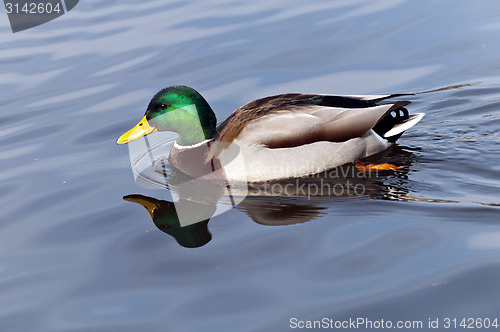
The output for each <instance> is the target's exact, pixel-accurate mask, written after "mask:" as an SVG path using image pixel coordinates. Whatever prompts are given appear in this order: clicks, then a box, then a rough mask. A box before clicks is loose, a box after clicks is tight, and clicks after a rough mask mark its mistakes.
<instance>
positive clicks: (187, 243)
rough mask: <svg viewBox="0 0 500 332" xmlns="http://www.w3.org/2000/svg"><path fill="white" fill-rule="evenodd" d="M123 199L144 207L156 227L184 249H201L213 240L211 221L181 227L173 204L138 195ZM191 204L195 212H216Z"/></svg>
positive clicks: (205, 206) (207, 207) (204, 205)
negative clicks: (210, 229)
mask: <svg viewBox="0 0 500 332" xmlns="http://www.w3.org/2000/svg"><path fill="white" fill-rule="evenodd" d="M123 199H124V200H126V201H128V202H133V203H137V204H140V205H142V206H144V207H145V208H146V210H147V211H148V212H149V215H150V216H151V219H153V223H154V224H155V225H156V227H158V229H159V230H160V231H162V232H165V233H167V234H168V235H170V236H172V237H173V238H174V239H175V240H176V241H177V243H179V244H180V245H181V246H183V247H186V248H197V247H201V246H204V245H205V244H207V243H208V242H210V240H211V239H212V235H211V234H210V232H209V231H208V222H209V220H210V219H205V220H202V221H199V222H196V223H193V224H189V225H181V222H180V219H179V216H178V215H177V211H176V209H175V204H174V203H172V202H168V201H164V200H159V199H156V198H153V197H148V196H144V195H136V194H134V195H127V196H124V197H123ZM191 204H192V207H193V211H194V212H196V211H199V209H201V210H203V211H204V212H206V211H207V209H208V210H210V209H213V210H214V211H215V208H214V207H213V206H209V205H206V204H201V203H197V202H191ZM193 218H194V216H193Z"/></svg>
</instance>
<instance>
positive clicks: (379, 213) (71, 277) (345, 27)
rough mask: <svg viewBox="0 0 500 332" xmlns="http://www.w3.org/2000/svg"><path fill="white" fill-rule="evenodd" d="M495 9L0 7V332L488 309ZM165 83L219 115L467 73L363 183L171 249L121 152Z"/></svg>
mask: <svg viewBox="0 0 500 332" xmlns="http://www.w3.org/2000/svg"><path fill="white" fill-rule="evenodd" d="M499 14H500V3H499V2H498V1H494V0H489V1H486V0H485V1H482V0H478V1H452V0H443V1H410V0H401V1H389V0H387V1H376V2H374V1H367V0H359V1H311V2H306V1H265V2H243V1H236V0H225V1H222V0H220V1H206V2H204V3H203V4H202V3H200V2H195V1H182V2H165V1H159V0H152V1H148V2H137V1H106V2H102V1H94V0H89V1H80V3H79V4H78V5H77V6H76V7H75V8H74V9H73V10H72V11H71V12H69V13H67V14H66V15H64V16H62V17H60V18H58V19H56V20H54V21H51V22H49V23H47V24H44V25H41V26H39V27H36V28H34V29H30V30H26V31H24V32H20V33H16V34H13V33H12V32H11V30H10V27H9V25H8V20H7V16H6V15H5V13H3V14H0V16H1V17H3V19H1V20H0V43H1V45H2V47H1V52H0V68H1V72H0V105H1V113H0V146H1V153H0V159H1V169H0V183H1V185H0V188H1V190H0V200H1V206H2V208H1V210H0V294H1V296H0V329H1V330H2V331H287V330H289V329H290V319H291V318H293V317H295V318H297V319H299V320H320V319H322V318H324V317H327V318H332V319H336V320H346V319H349V318H352V319H356V318H358V317H365V318H367V319H372V320H380V319H384V320H393V321H394V322H395V321H398V320H420V321H423V322H424V324H427V321H428V319H429V318H431V319H436V318H439V319H440V320H441V322H442V321H443V320H444V319H445V318H446V317H448V318H457V319H459V320H460V319H461V318H464V317H474V318H490V319H492V320H493V319H494V318H499V319H500V309H499V308H500V284H499V280H500V225H499V224H498V222H499V220H500V218H499V216H500V210H499V205H500V180H499V179H500V166H499V164H500V163H499V162H500V158H499V156H498V151H499V137H500V133H499V127H500V126H499V124H500V111H499V108H500V66H499V62H498V54H500V53H499V52H500V45H499V38H498V34H499V31H500V24H499V23H498V17H499ZM173 84H185V85H189V86H192V87H194V88H196V89H197V90H198V91H199V92H200V93H202V94H203V96H204V97H205V98H206V99H207V100H208V101H209V103H210V104H211V105H212V107H213V109H214V110H215V111H216V113H217V116H218V119H219V120H223V119H225V118H226V117H227V116H228V115H229V114H230V113H231V112H232V111H233V110H234V109H235V108H237V107H238V106H240V105H242V104H244V103H246V102H249V101H251V100H253V99H255V98H258V97H262V96H266V95H272V94H275V93H283V92H311V93H329V94H377V93H378V94H385V93H404V92H417V91H423V90H431V89H436V88H441V87H445V86H450V85H462V84H471V85H467V86H464V87H461V88H457V89H450V90H444V91H441V92H435V93H430V94H420V95H415V96H411V97H409V99H410V100H411V101H412V104H411V105H409V107H408V108H409V110H410V112H411V113H416V112H425V113H426V114H427V115H426V117H424V119H423V120H422V121H421V122H420V123H419V124H418V125H417V126H416V127H414V128H412V129H411V130H410V131H408V132H406V133H405V135H403V137H402V138H401V139H400V140H399V141H398V146H396V147H395V148H393V149H391V150H390V151H388V152H387V153H385V154H383V155H381V156H378V157H374V158H372V159H370V161H371V162H392V163H395V164H398V165H401V166H402V168H401V169H400V170H397V171H394V172H389V173H387V174H382V175H381V176H379V177H377V178H375V179H370V180H368V181H366V182H363V184H365V185H366V187H367V189H368V190H367V192H366V193H365V194H364V195H361V196H355V197H313V198H311V199H307V198H304V197H277V196H272V197H271V196H269V197H266V196H260V197H253V198H251V199H248V200H245V201H244V202H243V203H242V204H241V205H240V206H238V207H237V208H235V209H231V210H229V211H228V212H226V213H224V214H221V215H218V216H215V217H214V218H212V219H211V220H210V222H209V224H208V228H209V230H210V233H211V235H212V238H211V240H210V241H209V242H208V243H207V244H206V245H204V246H201V247H199V248H185V247H182V246H180V245H179V244H178V243H177V242H176V240H175V239H174V238H173V237H172V236H170V235H167V234H165V233H163V232H161V231H160V230H158V229H157V228H156V226H155V225H154V224H153V223H152V222H151V218H150V216H149V215H148V214H147V212H146V211H145V210H144V208H141V207H140V206H138V205H136V204H131V203H129V202H126V201H124V200H123V199H122V197H123V196H124V195H128V194H142V195H146V196H152V197H158V198H160V199H164V198H163V196H162V193H160V192H159V191H158V190H148V189H142V188H139V187H137V186H136V184H135V182H134V179H133V176H132V173H131V170H130V168H129V167H128V164H129V156H128V150H127V148H126V147H124V146H117V145H116V144H115V140H116V138H117V137H119V136H120V135H121V134H122V133H123V132H125V131H126V130H128V129H129V128H130V127H131V126H133V125H135V123H136V122H137V121H138V120H139V119H140V118H141V117H142V115H143V113H144V111H145V108H146V105H147V103H148V102H149V100H150V98H151V97H152V95H153V94H154V93H155V92H156V91H158V90H159V89H161V88H163V87H166V86H169V85H173ZM283 216H286V218H285V219H287V220H288V221H283V219H284V218H283ZM255 219H256V220H255ZM272 225H275V226H272ZM424 327H426V325H424ZM441 327H442V325H441ZM425 329H426V328H424V329H421V330H425ZM295 330H298V329H295Z"/></svg>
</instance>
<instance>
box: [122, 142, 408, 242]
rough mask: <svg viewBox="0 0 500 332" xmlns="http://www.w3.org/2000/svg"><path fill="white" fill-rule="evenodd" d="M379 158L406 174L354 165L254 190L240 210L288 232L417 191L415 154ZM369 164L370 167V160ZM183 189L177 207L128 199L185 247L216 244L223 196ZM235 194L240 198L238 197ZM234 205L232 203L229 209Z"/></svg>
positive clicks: (253, 187) (398, 151)
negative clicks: (356, 204) (346, 208)
mask: <svg viewBox="0 0 500 332" xmlns="http://www.w3.org/2000/svg"><path fill="white" fill-rule="evenodd" d="M374 158H376V159H374V160H376V161H377V162H381V160H382V162H391V163H396V164H397V165H400V167H401V168H400V169H398V170H396V171H389V172H379V173H369V172H365V173H364V174H363V173H360V172H359V171H357V170H356V169H355V168H354V166H353V165H345V166H341V167H337V168H336V169H332V170H331V171H330V172H327V173H323V174H317V175H312V176H309V177H305V178H300V179H291V180H287V181H280V182H274V183H263V184H252V185H249V186H248V192H246V190H245V192H246V197H245V199H244V200H241V199H239V200H238V201H239V204H238V206H237V207H238V209H239V210H242V211H243V212H244V213H246V214H247V215H248V216H249V217H250V218H251V219H252V220H253V221H254V222H256V223H258V224H261V225H266V226H284V225H292V224H299V223H304V222H308V221H312V220H314V219H318V218H320V217H321V216H322V215H323V214H325V213H326V211H327V210H328V209H333V208H334V207H335V204H337V203H340V204H341V202H342V201H345V199H389V200H398V199H404V197H406V196H407V194H408V193H409V191H410V189H411V182H410V181H409V179H408V172H409V171H410V166H411V164H412V161H413V160H414V155H413V153H412V152H410V151H408V150H406V149H404V148H401V147H398V146H394V147H393V148H392V149H389V150H388V151H386V152H384V154H381V155H378V156H376V157H374ZM365 161H366V162H370V159H367V160H365ZM182 188H183V187H175V188H174V187H173V186H171V187H170V190H171V191H175V194H176V195H175V197H177V198H178V201H176V202H175V204H174V203H172V202H169V201H166V200H160V199H156V198H153V197H148V196H143V195H127V196H125V197H123V199H124V200H126V201H129V202H134V203H138V204H140V205H142V206H144V207H145V208H146V210H147V211H148V212H149V214H150V216H151V218H152V220H153V223H154V224H155V225H156V227H158V229H159V230H161V231H162V232H165V233H167V234H169V235H170V236H172V237H174V238H175V239H176V241H177V243H179V244H180V245H181V246H183V247H187V248H196V247H201V246H204V245H205V244H207V243H208V242H210V240H211V239H212V236H211V234H210V232H209V230H208V222H209V220H210V218H212V216H214V215H217V214H219V213H217V211H218V210H217V209H218V208H220V206H219V205H220V200H221V198H222V197H223V195H215V194H214V193H215V191H212V192H211V195H210V197H209V198H210V199H207V195H206V194H204V192H205V190H201V189H202V188H203V185H200V186H189V191H186V190H182ZM193 188H196V189H195V190H193ZM198 193H199V194H198ZM233 193H235V194H236V195H237V191H233ZM226 198H227V197H226ZM334 198H335V199H334ZM231 202H232V200H231ZM231 202H228V201H227V199H226V202H225V203H224V204H231ZM179 207H181V209H179ZM230 207H231V206H230ZM179 214H182V215H181V217H180V215H179ZM200 220H201V221H200Z"/></svg>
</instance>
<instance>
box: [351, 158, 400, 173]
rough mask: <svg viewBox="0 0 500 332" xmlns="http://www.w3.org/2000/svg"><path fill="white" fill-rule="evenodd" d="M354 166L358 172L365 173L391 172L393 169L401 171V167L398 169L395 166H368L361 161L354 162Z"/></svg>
mask: <svg viewBox="0 0 500 332" xmlns="http://www.w3.org/2000/svg"><path fill="white" fill-rule="evenodd" d="M354 166H356V169H357V170H358V171H363V172H375V171H389V170H393V169H399V168H401V167H398V166H396V165H393V164H386V163H384V164H368V165H366V164H365V163H364V162H362V161H361V160H359V159H356V160H355V161H354Z"/></svg>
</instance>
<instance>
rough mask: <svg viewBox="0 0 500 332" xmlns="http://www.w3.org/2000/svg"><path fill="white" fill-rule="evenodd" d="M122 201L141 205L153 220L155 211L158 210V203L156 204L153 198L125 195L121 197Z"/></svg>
mask: <svg viewBox="0 0 500 332" xmlns="http://www.w3.org/2000/svg"><path fill="white" fill-rule="evenodd" d="M123 200H125V201H128V202H133V203H137V204H141V205H142V206H144V207H145V208H146V210H148V212H149V214H150V215H151V218H153V215H154V212H155V210H156V209H159V208H160V203H159V202H157V201H156V200H155V199H154V198H150V197H146V196H142V195H127V196H124V197H123Z"/></svg>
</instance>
